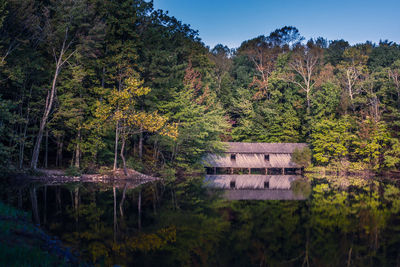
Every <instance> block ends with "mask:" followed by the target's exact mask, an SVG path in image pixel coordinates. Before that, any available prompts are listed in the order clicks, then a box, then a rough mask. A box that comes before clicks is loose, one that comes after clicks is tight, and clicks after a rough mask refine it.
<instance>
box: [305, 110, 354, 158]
mask: <svg viewBox="0 0 400 267" xmlns="http://www.w3.org/2000/svg"><path fill="white" fill-rule="evenodd" d="M353 123H354V122H352V118H350V117H348V116H344V117H342V118H340V119H338V120H337V119H332V120H329V119H323V120H321V121H320V122H318V123H316V124H315V125H314V126H313V132H312V134H311V144H312V148H313V157H314V159H315V161H316V162H317V163H318V164H328V163H332V162H338V161H340V160H342V159H346V158H347V157H348V156H349V153H350V152H351V145H352V142H353V141H354V140H355V138H356V136H355V134H354V132H353V131H354V129H353Z"/></svg>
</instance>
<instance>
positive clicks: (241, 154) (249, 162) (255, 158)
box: [205, 142, 307, 175]
mask: <svg viewBox="0 0 400 267" xmlns="http://www.w3.org/2000/svg"><path fill="white" fill-rule="evenodd" d="M225 145H226V147H227V150H226V151H225V152H224V153H222V154H219V155H217V154H209V155H208V156H207V157H206V158H205V167H206V172H207V174H208V175H217V174H219V175H222V174H264V175H294V174H300V173H301V171H302V169H303V166H299V165H297V164H296V163H294V162H293V161H292V154H293V152H294V151H295V149H304V148H305V147H307V144H305V143H239V142H229V143H225Z"/></svg>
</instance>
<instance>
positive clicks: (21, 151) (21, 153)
mask: <svg viewBox="0 0 400 267" xmlns="http://www.w3.org/2000/svg"><path fill="white" fill-rule="evenodd" d="M32 87H33V86H31V88H30V89H29V100H28V101H29V102H28V109H27V111H26V118H25V125H24V130H23V136H22V138H21V142H20V146H19V164H18V167H19V169H22V167H23V164H24V153H25V139H26V132H27V130H28V124H29V114H30V110H31V107H30V98H31V96H32Z"/></svg>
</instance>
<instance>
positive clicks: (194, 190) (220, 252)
mask: <svg viewBox="0 0 400 267" xmlns="http://www.w3.org/2000/svg"><path fill="white" fill-rule="evenodd" d="M345 179H346V178H343V177H309V178H308V179H294V180H292V181H291V182H290V188H289V189H258V190H249V189H235V190H231V189H229V190H228V192H229V194H231V195H230V197H227V195H226V193H225V195H224V193H222V194H221V192H220V191H218V190H217V191H210V190H209V189H207V188H205V187H204V186H203V182H202V181H203V179H202V178H193V179H188V180H186V181H185V182H180V183H170V184H163V183H160V182H157V183H150V184H137V183H134V182H132V183H129V181H119V182H111V181H110V182H107V183H87V182H85V183H80V182H74V183H66V184H60V183H58V184H57V183H54V182H51V183H37V182H35V183H19V184H17V185H16V184H14V183H12V184H7V185H5V186H4V187H3V188H5V189H4V190H3V191H2V192H1V195H2V199H3V200H5V201H7V202H8V203H10V204H13V205H15V206H20V207H22V208H24V209H26V210H30V211H31V212H32V218H33V219H34V220H35V222H37V223H38V224H39V223H40V224H41V225H42V227H44V228H45V229H47V231H49V232H50V233H52V234H53V235H56V236H58V237H60V238H61V239H62V240H63V242H64V243H65V244H67V245H69V246H71V247H73V248H75V250H76V251H78V252H79V253H80V255H81V258H82V260H84V261H86V262H91V263H93V264H95V265H105V266H111V265H113V264H119V265H121V266H132V265H135V266H161V265H162V266H196V265H198V266H300V265H303V266H399V265H400V256H399V255H400V228H399V227H398V225H399V223H400V189H399V186H398V185H396V184H394V183H392V182H383V181H379V182H378V181H372V180H364V179H359V178H351V179H350V180H349V179H347V182H346V183H344V181H345ZM271 192H272V193H271ZM235 194H238V196H235ZM252 194H260V195H262V197H260V196H257V195H252ZM268 194H275V195H274V196H272V195H270V196H267V195H268ZM285 194H288V196H285ZM224 197H227V198H228V199H230V200H226V199H225V198H224ZM234 199H242V200H241V201H234ZM243 199H274V200H263V201H259V200H258V201H254V200H243ZM276 199H292V200H293V199H294V200H295V199H301V200H302V201H278V200H276ZM232 200H233V201H232Z"/></svg>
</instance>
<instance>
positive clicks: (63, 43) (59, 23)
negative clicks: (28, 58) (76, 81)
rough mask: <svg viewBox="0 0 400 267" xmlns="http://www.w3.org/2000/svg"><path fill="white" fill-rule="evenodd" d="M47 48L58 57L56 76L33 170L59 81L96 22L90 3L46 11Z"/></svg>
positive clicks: (59, 3) (81, 0)
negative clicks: (62, 72) (63, 69)
mask: <svg viewBox="0 0 400 267" xmlns="http://www.w3.org/2000/svg"><path fill="white" fill-rule="evenodd" d="M45 18H46V25H45V32H46V46H47V47H48V49H49V50H50V51H49V53H51V54H52V55H53V57H54V74H53V79H52V83H51V85H50V88H49V89H48V90H47V97H46V102H45V106H44V112H43V116H42V118H41V120H40V125H39V131H38V134H37V138H36V142H35V146H34V149H33V154H32V160H31V168H33V169H36V168H37V163H38V158H39V152H40V145H41V142H42V137H43V132H44V129H45V127H46V124H47V122H48V118H49V115H50V111H51V109H52V107H53V103H54V100H55V97H56V93H57V81H58V77H59V75H60V73H61V70H62V68H63V67H64V66H65V65H66V63H67V62H68V61H69V60H70V59H72V57H73V56H74V55H75V54H76V53H77V51H78V49H80V48H81V46H82V44H83V41H84V39H85V38H87V37H88V33H89V30H90V28H91V27H92V26H93V25H91V24H90V23H93V22H94V18H93V10H92V8H91V6H90V5H89V3H88V2H87V1H86V0H78V1H72V0H54V1H51V4H50V6H48V7H46V8H45Z"/></svg>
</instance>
